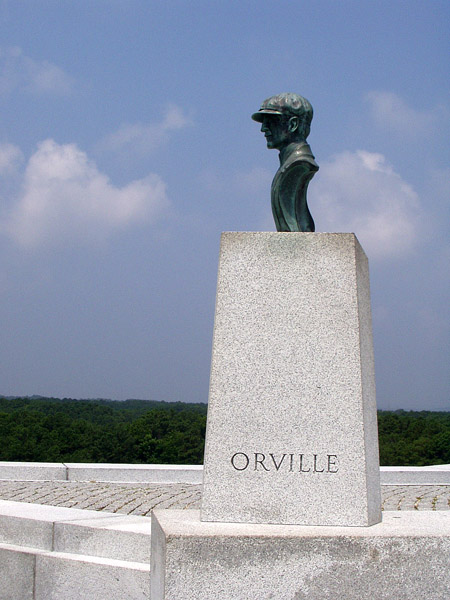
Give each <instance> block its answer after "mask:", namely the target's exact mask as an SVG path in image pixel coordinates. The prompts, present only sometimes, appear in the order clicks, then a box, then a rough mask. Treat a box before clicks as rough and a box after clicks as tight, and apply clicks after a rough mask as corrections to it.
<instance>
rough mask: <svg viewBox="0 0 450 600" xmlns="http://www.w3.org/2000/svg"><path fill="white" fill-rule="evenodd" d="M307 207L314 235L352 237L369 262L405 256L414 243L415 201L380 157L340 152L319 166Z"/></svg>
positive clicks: (417, 206) (417, 213) (409, 189)
mask: <svg viewBox="0 0 450 600" xmlns="http://www.w3.org/2000/svg"><path fill="white" fill-rule="evenodd" d="M309 205H310V208H311V212H312V214H313V217H314V220H315V222H316V229H317V230H318V231H341V232H342V231H348V232H354V233H355V234H356V235H357V237H358V239H359V240H360V242H361V244H362V246H363V247H364V249H365V251H366V252H367V254H368V256H369V257H370V258H388V257H393V256H401V255H405V254H408V253H409V252H410V251H411V250H412V249H413V247H414V245H415V242H416V240H417V236H418V231H419V219H420V212H421V209H420V203H419V197H418V195H417V193H416V192H415V191H414V189H413V188H412V187H411V186H410V185H409V184H408V183H406V182H405V181H404V180H403V179H402V178H401V176H400V175H399V174H398V173H396V172H395V171H394V169H393V168H392V167H391V166H390V165H389V164H387V163H386V160H385V158H384V156H383V155H382V154H376V153H371V152H366V151H364V150H358V151H356V152H342V153H341V154H337V155H336V156H334V157H333V158H332V159H331V160H329V161H328V162H325V163H322V164H321V166H320V171H319V173H318V174H317V175H316V177H315V178H314V179H313V181H312V183H311V185H310V188H309Z"/></svg>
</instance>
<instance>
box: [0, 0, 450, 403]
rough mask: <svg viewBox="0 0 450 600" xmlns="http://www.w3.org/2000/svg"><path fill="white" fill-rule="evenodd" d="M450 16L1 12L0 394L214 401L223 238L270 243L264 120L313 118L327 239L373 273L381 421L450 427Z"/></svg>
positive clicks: (293, 10) (377, 6)
mask: <svg viewBox="0 0 450 600" xmlns="http://www.w3.org/2000/svg"><path fill="white" fill-rule="evenodd" d="M449 17H450V4H449V3H448V2H447V1H442V2H441V1H439V0H433V1H421V2H416V1H413V0H410V1H402V2H396V1H394V0H390V1H389V2H385V1H384V0H378V1H377V2H369V1H363V2H361V0H360V1H358V2H353V1H345V0H344V1H342V2H334V1H325V0H324V1H321V0H318V1H316V2H303V1H297V2H292V1H283V0H281V1H278V2H272V1H261V0H259V1H245V0H241V1H239V2H237V1H234V0H229V1H227V2H225V1H224V0H223V1H218V0H209V1H203V0H198V1H191V2H187V1H178V0H168V1H153V0H145V1H138V0H135V1H133V0H128V1H119V0H116V1H115V0H109V1H103V0H90V1H87V0H78V1H77V2H75V1H73V2H69V1H65V0H64V1H61V0H55V1H47V0H40V2H34V1H31V0H30V1H26V0H24V1H21V2H17V1H6V0H3V1H2V2H0V28H1V36H0V40H1V45H0V108H1V114H2V119H1V120H0V175H1V177H0V252H1V256H2V260H1V265H0V322H1V324H2V325H1V331H2V335H1V345H0V393H1V394H5V395H31V394H41V395H45V396H59V397H74V398H89V397H104V398H116V399H125V398H146V399H150V398H151V399H157V400H167V401H171V400H174V401H176V400H181V401H189V402H191V401H192V402H194V401H202V402H205V401H207V395H208V381H209V368H210V352H211V340H212V328H213V318H214V301H215V286H216V278H217V260H218V250H219V240H220V233H221V231H273V230H274V224H273V219H272V216H271V211H270V183H271V180H272V177H273V175H274V173H275V171H276V169H277V164H278V158H277V152H276V151H268V150H267V149H266V146H265V142H264V138H263V137H262V134H261V133H260V131H259V126H258V125H257V124H256V123H254V122H253V121H252V120H251V119H250V115H251V114H252V113H253V112H255V111H256V110H257V109H258V108H259V105H260V104H261V102H262V100H264V99H265V98H267V97H268V96H271V95H273V94H277V93H280V92H284V91H293V92H297V93H300V94H302V95H304V96H305V97H306V98H308V99H309V100H310V101H311V103H312V105H313V107H314V111H315V116H314V120H313V123H312V129H311V135H310V137H309V142H310V144H311V147H312V150H313V152H314V154H315V156H316V159H317V162H318V163H319V165H320V171H319V173H318V174H317V175H316V176H315V178H314V180H313V181H312V182H311V184H310V187H309V204H310V208H311V212H312V214H313V216H314V219H315V221H316V229H317V231H354V232H355V233H356V235H357V236H358V239H359V240H360V242H361V244H362V245H363V247H364V249H365V251H366V253H367V255H368V257H369V262H370V269H371V287H372V310H373V325H374V342H375V360H376V378H377V397H378V405H379V407H381V408H391V409H395V408H405V409H434V410H439V409H441V410H442V409H446V410H450V399H449V397H450V394H449V388H450V381H449V369H448V358H449V357H448V340H449V322H450V319H449V309H448V306H449V294H448V291H449V289H448V265H449V259H450V248H449V243H448V239H449V236H448V222H449V192H450V167H449V144H448V140H449V139H450V102H449V81H450V77H449V75H450V69H449V55H450V53H449V50H450V48H449V35H448V32H449V25H450V23H449V21H450V18H449Z"/></svg>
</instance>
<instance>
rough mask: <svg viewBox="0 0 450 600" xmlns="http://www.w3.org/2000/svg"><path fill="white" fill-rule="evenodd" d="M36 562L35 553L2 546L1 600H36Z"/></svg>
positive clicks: (0, 565)
mask: <svg viewBox="0 0 450 600" xmlns="http://www.w3.org/2000/svg"><path fill="white" fill-rule="evenodd" d="M34 561H35V556H34V554H33V553H31V552H27V551H24V550H23V549H21V548H18V547H17V546H8V545H5V544H0V598H1V600H34V597H33V582H34Z"/></svg>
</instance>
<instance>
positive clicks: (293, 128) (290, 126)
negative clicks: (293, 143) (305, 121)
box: [288, 117, 299, 133]
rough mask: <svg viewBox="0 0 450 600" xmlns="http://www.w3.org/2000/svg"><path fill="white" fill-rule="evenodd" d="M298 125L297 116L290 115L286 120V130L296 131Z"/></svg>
mask: <svg viewBox="0 0 450 600" xmlns="http://www.w3.org/2000/svg"><path fill="white" fill-rule="evenodd" d="M298 126H299V118H298V117H291V118H290V119H289V121H288V130H289V131H290V132H291V133H293V132H294V131H297V129H298Z"/></svg>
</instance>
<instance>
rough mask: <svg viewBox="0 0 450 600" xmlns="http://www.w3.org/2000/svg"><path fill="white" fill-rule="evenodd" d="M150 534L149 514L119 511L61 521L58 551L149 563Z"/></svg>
mask: <svg viewBox="0 0 450 600" xmlns="http://www.w3.org/2000/svg"><path fill="white" fill-rule="evenodd" d="M100 514H101V513H100ZM150 534H151V520H150V518H149V517H133V516H129V515H118V514H117V515H113V516H109V517H107V518H102V519H98V518H95V519H84V520H82V521H65V522H58V523H55V533H54V550H55V551H57V552H67V553H70V554H84V555H87V556H100V557H103V558H113V559H116V560H127V561H132V562H142V563H149V562H150Z"/></svg>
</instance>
